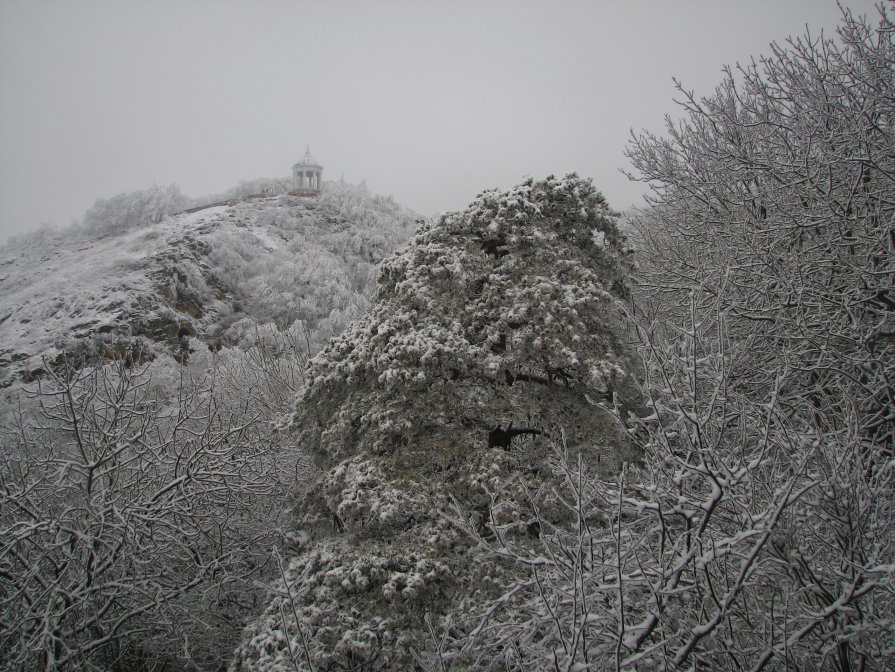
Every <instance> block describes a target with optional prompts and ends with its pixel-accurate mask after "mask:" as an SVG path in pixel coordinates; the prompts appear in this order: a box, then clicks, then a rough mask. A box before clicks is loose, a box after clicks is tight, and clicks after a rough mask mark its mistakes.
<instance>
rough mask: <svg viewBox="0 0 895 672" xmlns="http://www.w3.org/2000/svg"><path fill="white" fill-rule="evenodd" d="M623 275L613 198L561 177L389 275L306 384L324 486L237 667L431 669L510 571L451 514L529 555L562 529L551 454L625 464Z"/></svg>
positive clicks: (455, 221)
mask: <svg viewBox="0 0 895 672" xmlns="http://www.w3.org/2000/svg"><path fill="white" fill-rule="evenodd" d="M626 257H627V249H626V245H625V241H624V238H623V236H622V235H621V234H620V233H619V231H618V229H617V228H616V225H615V216H614V213H612V211H611V210H610V209H609V208H608V206H607V205H606V203H605V201H604V199H603V197H602V196H601V195H600V194H599V193H598V192H597V191H596V189H595V188H594V187H593V185H592V184H591V183H590V181H588V180H583V179H580V178H578V177H577V176H575V175H569V176H567V177H565V178H562V179H556V178H553V177H550V178H547V179H545V180H543V181H534V180H531V179H529V180H527V181H525V182H523V183H522V184H520V185H519V186H517V187H515V188H513V189H511V190H509V191H505V192H500V191H496V190H495V191H487V192H484V193H483V194H481V195H480V196H479V197H478V198H477V200H475V201H474V202H473V203H472V204H471V205H470V206H469V208H467V210H466V211H464V212H460V213H451V214H447V215H444V216H442V217H441V218H440V219H439V220H438V221H437V222H435V223H432V224H428V225H425V226H424V227H423V228H422V229H421V230H420V231H419V232H418V234H417V236H416V238H415V239H414V240H413V241H412V242H411V243H410V244H409V245H408V247H407V248H406V249H405V250H404V251H403V252H402V253H400V254H398V255H396V256H395V257H393V258H392V259H390V260H389V261H387V262H386V263H385V264H384V266H383V267H382V270H381V272H380V286H379V290H378V295H377V297H376V302H375V305H374V307H373V309H372V311H371V313H370V314H369V315H368V316H367V317H366V318H365V319H363V320H360V321H358V322H356V323H355V324H354V325H353V326H352V327H350V328H349V329H348V330H346V331H345V332H344V333H343V334H342V335H341V336H339V337H338V338H336V339H334V340H333V341H332V342H331V343H330V345H329V346H328V347H327V348H326V349H325V350H324V351H323V352H322V353H321V354H320V355H319V356H318V357H316V358H315V359H314V360H312V362H311V363H310V365H309V369H308V376H307V380H308V381H310V382H309V384H308V386H307V387H306V389H305V390H304V392H303V393H302V395H301V397H300V398H299V399H298V401H297V405H296V409H295V412H294V414H293V416H292V418H291V420H290V423H289V424H291V425H292V431H294V432H296V435H297V437H298V438H299V441H300V443H301V445H303V446H306V447H308V448H310V449H311V450H312V451H313V452H314V454H315V455H316V457H317V459H318V463H319V465H320V466H321V468H322V473H321V476H320V478H319V479H318V481H317V483H316V485H315V486H314V487H313V488H312V489H311V491H310V492H308V493H306V494H305V495H304V496H303V497H301V498H300V499H299V501H298V502H297V504H296V507H295V512H296V518H297V520H298V528H299V529H297V530H296V531H295V532H294V533H293V535H292V541H293V542H294V546H293V549H294V551H295V556H294V557H293V559H292V560H291V562H289V563H288V567H285V568H284V583H283V585H282V586H281V587H280V588H281V590H280V592H278V594H277V595H276V596H275V598H274V599H273V601H272V602H271V604H270V605H269V607H268V609H267V611H266V612H265V614H264V615H263V616H262V617H261V618H260V619H259V620H258V621H257V622H256V623H255V624H254V625H253V626H252V627H251V628H250V629H249V630H248V631H247V634H246V637H245V638H244V640H243V646H242V648H241V650H240V651H239V656H238V663H237V666H239V667H241V668H242V669H253V670H261V669H272V667H273V666H274V665H276V664H280V665H284V664H285V665H287V666H288V667H289V668H290V669H296V668H298V669H306V668H313V669H380V668H388V667H390V668H391V669H406V668H407V667H408V666H410V665H411V664H412V663H413V661H414V659H415V658H416V659H418V660H424V659H426V658H427V657H432V656H434V657H432V658H431V659H432V660H435V658H437V649H438V646H437V637H436V636H435V635H436V633H437V632H441V631H443V630H444V629H445V628H448V629H450V627H449V625H448V620H447V618H448V616H447V615H448V614H451V613H453V614H462V613H464V612H466V611H468V610H470V609H471V608H472V607H473V606H474V605H479V606H481V605H483V604H485V603H486V602H487V600H488V599H490V598H491V597H493V595H494V594H496V593H495V590H496V589H497V587H498V585H499V584H500V583H501V581H500V580H499V579H500V576H501V575H502V574H503V573H505V572H513V571H516V569H515V568H514V567H513V566H512V565H507V566H506V567H503V566H501V565H500V563H498V562H496V561H494V560H493V559H486V555H485V554H484V553H482V551H481V549H480V548H477V547H476V546H475V545H473V544H471V543H470V542H469V537H468V536H467V535H466V534H465V533H464V532H462V531H461V530H460V529H459V528H458V527H457V526H456V525H453V524H452V523H450V522H449V521H448V520H447V518H446V516H445V515H444V514H445V512H447V511H448V510H457V511H460V512H461V515H463V516H465V517H466V518H467V519H468V520H470V521H472V524H474V525H475V526H476V527H477V529H479V530H481V531H482V533H483V534H485V535H488V534H493V533H494V532H493V530H495V529H497V528H498V527H499V529H500V530H501V534H508V535H513V536H515V537H518V538H519V539H520V540H525V539H528V540H530V541H531V542H532V543H534V542H535V540H536V539H537V537H538V534H539V531H538V525H539V523H538V520H539V519H541V518H546V519H555V518H557V517H562V516H563V515H565V514H564V513H563V509H562V507H561V506H560V503H559V502H558V501H557V500H556V498H555V497H554V496H553V495H552V494H551V493H552V490H551V488H550V487H549V484H550V482H551V479H552V478H553V476H552V470H551V468H550V459H549V458H550V455H551V450H550V446H551V444H552V443H553V442H554V441H555V440H557V439H558V438H559V437H560V436H562V437H564V439H565V443H566V445H567V446H568V447H569V448H570V450H573V451H575V452H576V453H577V454H580V455H581V456H582V459H583V460H586V461H587V463H588V464H591V465H593V467H594V468H595V469H597V470H600V471H601V472H603V473H609V472H612V471H614V470H615V469H616V466H617V464H618V462H619V459H620V457H621V456H624V455H625V452H626V451H627V450H628V449H627V448H626V445H627V444H626V441H625V438H624V436H625V434H624V432H622V431H620V429H619V427H618V425H617V423H616V421H615V419H614V418H615V417H617V416H618V413H617V411H618V410H619V409H623V408H624V407H625V406H626V404H629V403H631V401H630V400H631V394H630V392H629V389H630V382H629V381H630V373H629V370H628V369H629V364H628V363H627V362H628V361H629V360H628V358H627V355H626V348H625V344H624V342H623V340H622V339H621V338H620V329H619V324H620V319H619V317H618V313H619V311H618V305H619V303H620V302H622V301H624V299H625V297H626V289H625V273H626V268H627V265H626ZM535 510H537V513H536V512H535ZM455 622H456V621H455ZM457 627H459V628H460V629H461V630H462V628H463V627H464V626H463V625H462V624H461V625H458V626H457Z"/></svg>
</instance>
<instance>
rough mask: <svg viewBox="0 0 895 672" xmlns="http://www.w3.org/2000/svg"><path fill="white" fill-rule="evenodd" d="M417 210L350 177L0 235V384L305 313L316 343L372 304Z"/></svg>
mask: <svg viewBox="0 0 895 672" xmlns="http://www.w3.org/2000/svg"><path fill="white" fill-rule="evenodd" d="M415 223H416V216H415V215H414V213H412V212H410V211H409V210H407V209H406V208H403V207H401V206H399V205H398V204H396V203H395V202H394V201H393V200H392V199H390V198H382V197H378V196H373V195H371V194H368V193H367V192H366V191H365V190H364V189H362V188H359V187H354V186H352V185H348V184H343V183H333V184H330V185H326V188H325V189H324V191H323V193H322V194H321V195H320V197H319V198H316V199H315V198H298V197H293V196H287V195H277V196H268V197H261V198H250V199H245V200H234V201H231V202H230V203H229V204H227V205H218V206H213V207H207V208H205V209H202V210H199V211H196V212H183V213H180V214H177V215H173V216H170V217H166V218H164V219H162V221H160V222H158V223H155V224H149V225H144V226H141V227H138V228H133V229H125V230H120V231H117V232H116V231H112V232H111V233H110V231H109V230H108V229H98V228H96V227H94V228H82V229H80V230H79V229H71V230H68V231H63V232H60V233H56V234H44V235H33V236H31V237H28V238H25V239H20V240H18V241H15V242H13V243H11V244H9V245H7V246H6V247H3V248H0V386H2V387H9V386H10V385H13V384H14V383H16V382H17V381H24V382H28V381H32V380H34V379H35V378H37V377H39V376H41V375H43V374H44V373H45V371H46V369H47V368H48V367H53V366H58V365H60V364H62V363H63V362H69V363H74V364H80V363H83V362H86V361H91V360H94V361H95V360H98V359H100V358H103V357H106V358H108V357H112V356H116V355H121V354H123V353H124V352H127V351H133V350H137V351H139V352H140V353H141V354H140V355H139V356H140V357H141V358H144V359H154V358H157V357H159V356H163V357H172V358H175V359H178V360H180V361H183V360H185V359H188V357H189V355H190V354H191V352H190V351H191V350H192V351H195V350H196V349H197V348H200V347H203V345H204V346H207V347H208V348H209V349H212V350H217V349H219V348H221V347H227V346H234V345H238V344H240V342H241V341H243V340H244V339H245V338H246V337H247V334H248V333H249V332H250V331H252V330H253V329H254V328H255V327H257V326H258V325H259V324H265V323H268V324H271V325H272V327H274V328H278V329H281V330H286V329H288V328H290V327H293V326H295V325H296V324H298V325H299V326H300V327H301V330H302V333H303V334H304V335H305V337H306V341H307V345H308V347H309V348H311V349H316V347H318V346H319V344H321V343H322V342H323V341H324V340H325V339H327V338H328V337H329V336H330V335H331V334H332V333H333V332H334V331H338V330H339V329H341V328H342V327H343V326H344V325H345V324H346V323H347V321H349V320H350V319H352V318H353V317H354V316H356V315H357V314H359V313H360V312H362V311H364V310H365V309H366V308H367V305H368V304H367V298H368V297H369V295H370V294H371V292H372V288H373V285H374V282H375V265H376V263H378V261H379V260H380V259H382V258H383V257H384V256H385V255H387V254H389V253H390V252H391V251H393V250H394V249H395V248H396V247H397V246H398V245H399V244H400V243H402V242H403V241H404V240H406V239H407V238H408V237H409V236H410V234H411V233H412V231H413V229H414V227H415Z"/></svg>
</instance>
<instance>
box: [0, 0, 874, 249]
mask: <svg viewBox="0 0 895 672" xmlns="http://www.w3.org/2000/svg"><path fill="white" fill-rule="evenodd" d="M845 4H846V5H847V6H849V7H851V8H852V9H854V10H855V11H856V12H858V13H867V12H871V13H872V12H873V11H874V10H873V6H874V3H873V2H872V1H871V0H846V2H845ZM838 19H839V9H838V8H837V6H836V3H835V1H834V0H750V1H748V2H744V1H743V0H699V1H697V0H690V1H687V0H679V1H676V2H671V1H669V0H661V1H660V0H639V1H638V2H634V1H628V0H613V1H611V2H610V1H609V0H603V1H600V0H591V1H589V2H584V1H581V2H575V1H571V0H569V1H563V0H535V1H528V0H516V1H514V2H510V1H504V2H501V1H491V0H477V1H472V2H465V1H458V0H450V1H435V0H406V1H398V0H395V1H380V2H373V1H366V0H353V1H350V0H344V1H339V0H312V1H309V2H305V1H298V0H291V1H288V0H253V1H249V0H245V1H239V2H237V1H235V0H234V1H228V0H153V1H151V2H150V1H149V0H146V1H145V2H138V1H137V0H129V1H127V2H121V1H119V0H106V1H101V0H77V1H76V2H72V1H70V0H62V1H47V0H0V239H2V238H5V237H6V236H8V235H9V234H10V233H17V232H20V231H23V230H27V229H29V228H34V227H36V226H37V225H38V224H39V223H41V222H52V223H55V224H57V225H62V226H64V225H67V224H68V223H70V222H71V221H72V220H73V219H77V218H79V217H80V216H81V215H82V214H83V212H84V211H85V210H86V209H87V208H88V207H90V206H91V205H92V204H93V202H94V201H95V200H96V199H97V198H108V197H110V196H113V195H115V194H117V193H120V192H122V191H133V190H137V189H144V188H146V187H149V186H151V185H152V184H153V183H156V184H158V185H167V184H171V183H176V184H178V185H179V186H180V188H181V190H182V191H183V192H184V193H185V194H187V195H189V196H201V195H206V194H211V193H215V192H221V191H223V190H225V189H227V188H229V187H232V186H235V185H236V184H238V183H239V182H240V181H242V180H248V179H253V178H257V177H277V176H283V175H289V174H291V166H292V164H293V163H294V162H295V161H297V160H298V159H299V158H301V156H302V155H303V154H304V149H305V144H310V145H311V153H312V154H313V156H314V157H315V158H316V159H317V160H318V161H320V162H321V163H322V164H323V166H324V179H338V178H339V177H340V176H341V175H343V174H344V177H345V179H346V180H347V181H350V182H359V181H360V180H362V179H365V180H366V181H367V185H368V187H369V188H370V190H371V191H373V192H376V193H381V194H384V195H387V194H391V195H393V196H394V197H395V199H397V200H398V201H399V202H401V203H404V204H406V205H408V206H410V207H411V208H414V209H415V210H417V211H418V212H420V213H421V214H424V215H432V214H436V213H438V212H441V211H445V210H455V209H459V208H463V207H464V206H465V205H466V204H467V203H468V202H469V201H470V200H471V199H472V198H473V197H474V196H475V195H476V194H477V193H478V192H479V191H481V190H482V189H484V188H486V187H493V186H499V187H507V186H510V185H512V184H514V183H515V182H517V181H518V180H520V179H521V178H522V177H523V176H526V175H531V176H534V177H543V176H545V175H547V174H549V173H556V174H561V173H566V172H570V171H576V172H578V173H579V174H580V175H584V176H588V177H592V178H593V179H594V180H595V182H596V183H597V185H598V187H599V188H600V189H601V190H602V191H603V193H604V194H605V195H606V197H607V198H608V199H609V202H610V205H612V206H613V207H615V208H616V209H627V208H628V207H630V205H631V204H632V203H636V202H638V201H639V198H640V194H641V193H642V187H641V185H639V184H636V183H631V182H629V181H628V180H627V179H626V178H625V177H624V176H623V175H621V174H620V173H619V168H621V167H624V166H625V158H624V155H623V150H624V147H625V144H626V141H627V138H628V135H629V131H630V129H632V128H633V129H642V128H648V129H653V130H660V128H661V126H662V119H663V115H664V113H666V112H673V103H672V98H673V97H674V94H675V92H674V88H673V84H672V77H677V78H679V79H681V80H682V81H683V82H684V84H685V85H686V86H687V87H688V88H691V89H694V90H695V91H696V92H697V93H699V94H708V93H710V92H711V91H712V89H713V88H714V86H715V85H716V84H717V83H718V81H719V80H720V77H721V68H722V66H723V65H724V64H725V63H735V62H736V61H742V60H745V59H748V58H749V57H750V56H751V55H757V54H759V53H762V52H766V51H767V45H768V43H769V42H771V41H772V40H778V41H780V40H783V39H785V38H786V37H787V36H788V35H792V34H801V33H802V32H803V31H804V27H805V25H806V24H807V25H809V26H810V27H811V29H812V30H816V31H819V30H821V29H823V30H825V31H828V32H831V31H832V30H833V29H834V27H835V26H836V24H837V22H838Z"/></svg>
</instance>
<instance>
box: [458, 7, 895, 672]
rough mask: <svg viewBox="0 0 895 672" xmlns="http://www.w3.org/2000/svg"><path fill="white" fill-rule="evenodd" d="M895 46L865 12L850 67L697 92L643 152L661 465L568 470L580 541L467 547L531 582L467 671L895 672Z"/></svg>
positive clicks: (490, 537) (825, 52)
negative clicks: (521, 571)
mask: <svg viewBox="0 0 895 672" xmlns="http://www.w3.org/2000/svg"><path fill="white" fill-rule="evenodd" d="M893 29H895V27H893V24H892V22H891V21H890V19H889V18H888V17H887V16H886V14H885V12H884V11H883V10H880V23H879V26H878V28H877V29H873V28H871V27H870V26H869V25H868V24H867V23H866V22H865V21H863V20H861V19H857V18H855V17H854V16H852V15H851V14H850V13H848V12H847V11H846V12H844V17H843V22H842V26H841V28H840V31H839V35H840V40H839V42H836V41H833V40H830V39H819V38H816V37H813V36H810V35H808V36H805V37H803V38H798V39H793V40H790V41H789V42H788V44H787V45H785V46H777V45H774V46H773V47H772V53H771V55H770V56H769V57H767V58H764V59H761V60H759V61H756V62H753V63H751V64H749V65H747V66H744V67H741V68H738V69H736V70H728V71H727V77H726V78H725V80H724V82H723V83H722V84H721V86H720V87H718V89H717V90H716V92H715V94H714V95H713V96H711V97H708V98H704V99H697V98H696V97H695V96H694V95H693V94H691V93H688V92H687V91H685V90H684V89H683V88H680V92H681V95H682V97H683V98H682V103H681V104H682V106H683V108H684V111H685V119H684V120H683V121H681V122H679V123H673V122H672V121H670V120H669V122H668V127H667V137H659V136H657V135H652V134H644V135H642V136H637V137H634V138H633V140H632V143H631V145H630V148H629V155H630V158H631V160H632V162H633V164H634V167H635V170H636V171H637V173H636V175H637V177H638V179H643V180H645V181H647V182H649V183H650V185H651V186H652V188H653V196H652V197H651V207H650V208H649V209H648V210H646V211H644V212H642V213H641V214H640V216H639V217H637V218H635V220H636V222H635V223H636V224H637V226H638V227H639V232H640V241H639V247H640V250H641V255H640V270H639V272H638V273H637V276H636V281H637V285H636V287H635V301H634V303H633V308H632V311H631V315H630V324H631V327H632V330H633V333H634V334H635V336H636V342H637V346H638V348H639V351H640V355H641V361H642V363H643V366H642V370H643V376H644V377H643V380H642V383H641V388H642V391H643V394H644V396H645V397H646V398H647V399H648V400H649V406H650V408H651V413H650V414H648V415H647V417H640V418H626V417H622V416H621V415H620V416H619V418H618V419H619V422H620V423H622V424H624V425H626V426H628V428H629V430H630V432H631V434H632V436H633V437H635V439H636V440H637V441H638V442H639V443H640V445H641V447H642V449H643V454H644V457H643V461H642V464H640V465H632V466H630V467H629V468H627V469H626V470H624V471H623V472H622V477H621V478H619V479H618V480H617V481H615V482H613V481H611V480H605V479H603V480H601V479H599V478H598V476H597V475H595V473H594V472H593V470H591V469H589V466H588V465H587V464H570V463H569V460H567V459H564V458H563V453H562V451H561V450H560V451H559V452H558V455H559V458H558V460H557V467H556V468H557V471H558V473H560V474H564V475H565V476H566V477H565V479H564V487H563V488H562V489H560V490H559V491H558V493H557V494H558V495H559V496H561V497H563V498H564V501H565V502H566V506H567V508H568V509H569V511H571V512H573V513H574V515H573V516H572V517H571V522H570V523H566V524H563V525H559V526H557V525H555V524H554V525H552V526H551V525H550V524H549V521H548V520H546V519H544V517H541V519H539V520H538V525H539V528H540V529H541V534H540V537H539V539H538V541H537V543H533V542H532V543H520V542H519V540H515V539H513V538H512V537H508V536H505V535H503V534H502V531H501V526H500V525H498V524H497V522H496V521H494V523H493V524H492V525H491V530H490V531H488V532H487V533H486V534H482V532H481V531H480V529H478V528H476V529H471V528H469V526H467V531H468V533H469V534H470V535H472V536H473V538H475V539H476V540H477V542H478V543H479V545H480V546H481V547H483V548H486V549H488V550H489V551H490V552H491V553H492V554H493V555H495V556H497V557H501V558H504V559H505V560H506V561H508V562H510V563H513V564H516V565H521V566H523V567H528V568H529V576H530V579H529V581H528V582H527V583H521V584H513V585H508V586H507V587H506V590H505V592H504V593H503V595H502V597H500V598H499V599H498V600H496V601H494V602H493V603H492V604H490V605H489V606H488V608H487V609H485V610H483V611H482V612H481V613H479V614H478V615H477V616H478V621H477V623H478V627H477V628H476V629H475V630H474V631H473V636H471V637H470V636H465V637H464V636H459V637H458V638H457V639H456V640H453V642H452V645H451V646H449V647H448V648H447V652H446V653H445V654H444V656H443V657H442V661H441V662H442V663H444V662H445V661H447V662H448V663H450V662H452V661H456V660H462V659H464V656H466V657H468V656H472V660H474V662H475V664H476V666H478V667H482V668H486V667H488V666H492V667H498V666H500V667H508V668H510V669H548V668H550V669H557V670H583V669H616V670H629V669H642V670H654V669H667V670H677V669H713V670H742V669H745V670H761V669H818V670H820V669H829V670H838V671H840V672H845V671H847V670H848V671H850V670H885V669H892V668H893V666H895V637H893V633H895V622H893V613H895V585H893V577H895V569H893V568H895V564H893V558H895V530H893V510H895V489H893V477H895V473H893V472H895V461H893V459H892V458H893V449H895V411H893V409H895V387H893V382H895V320H893V313H895V290H893V281H895V234H893V231H895V228H893V220H895V217H893V212H895V142H893V140H895V138H893V126H892V122H893V114H895V105H893V101H895V95H893V93H895V76H893V74H895V67H893V65H895V45H893ZM455 523H456V524H457V525H461V526H463V525H464V522H463V520H462V519H460V518H456V519H455ZM458 632H462V629H458ZM447 635H448V637H449V636H450V631H448V632H447Z"/></svg>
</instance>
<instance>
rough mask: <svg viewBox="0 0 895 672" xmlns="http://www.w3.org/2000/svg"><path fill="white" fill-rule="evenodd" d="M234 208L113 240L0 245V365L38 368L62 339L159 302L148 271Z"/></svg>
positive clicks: (183, 218) (184, 217) (62, 239)
mask: <svg viewBox="0 0 895 672" xmlns="http://www.w3.org/2000/svg"><path fill="white" fill-rule="evenodd" d="M229 209H230V206H226V205H225V206H217V207H213V208H207V209H205V210H201V211H199V212H194V213H189V214H186V213H185V214H181V215H176V216H174V217H171V218H169V219H167V220H165V221H163V222H160V223H159V224H156V225H153V226H152V227H151V228H140V229H136V230H133V231H128V232H125V233H121V234H119V235H116V236H112V237H106V238H99V239H91V238H81V237H77V236H75V235H68V236H66V235H64V234H60V235H57V236H55V237H52V238H48V239H47V240H46V241H45V244H40V245H37V244H34V245H30V246H8V247H4V248H0V367H3V366H6V365H9V364H10V363H11V362H16V364H17V365H16V367H15V368H17V369H23V370H24V369H28V368H32V369H33V368H37V367H39V366H40V358H41V356H46V357H48V358H52V357H54V356H55V355H56V354H58V352H57V348H56V346H55V343H56V342H57V341H58V339H59V337H60V336H75V335H80V334H88V333H95V332H97V331H98V330H99V329H101V328H102V327H104V326H111V325H112V324H113V323H115V321H116V318H118V317H120V315H121V313H122V312H124V311H127V310H128V309H134V308H135V307H137V306H146V305H155V304H157V303H158V301H159V299H158V291H159V288H158V287H157V286H156V283H155V282H154V281H153V279H152V278H151V274H152V272H153V271H155V270H158V263H157V262H158V259H159V257H160V255H161V254H162V253H163V252H164V251H165V250H166V249H167V248H170V247H171V246H172V244H175V243H176V241H178V240H181V239H182V237H183V235H184V234H185V233H187V232H194V233H195V232H196V230H197V229H201V228H202V227H205V226H206V225H208V224H213V223H215V222H219V221H220V220H221V219H222V217H223V216H224V215H225V214H226V212H227V211H228V210H229ZM2 378H6V376H3V375H2V374H0V382H2Z"/></svg>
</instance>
